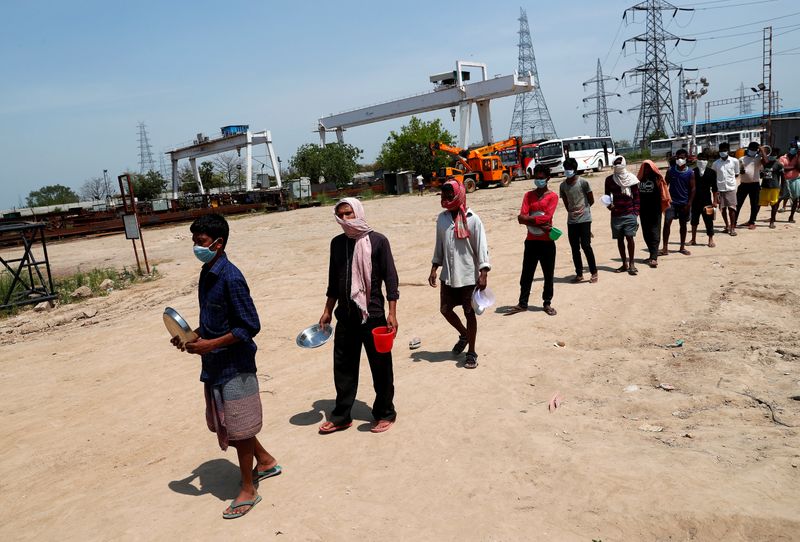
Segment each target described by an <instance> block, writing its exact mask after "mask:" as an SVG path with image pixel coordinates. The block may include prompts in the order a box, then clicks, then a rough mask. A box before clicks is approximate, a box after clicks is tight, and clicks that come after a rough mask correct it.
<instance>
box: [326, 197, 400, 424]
mask: <svg viewBox="0 0 800 542" xmlns="http://www.w3.org/2000/svg"><path fill="white" fill-rule="evenodd" d="M333 213H334V216H335V218H336V222H337V223H338V224H339V225H340V226H341V227H342V229H343V230H344V233H342V234H340V235H337V236H336V237H334V238H333V239H332V240H331V252H330V263H329V268H328V289H327V292H326V296H327V298H328V299H327V301H326V302H325V309H324V310H323V311H322V316H321V317H320V319H319V325H320V326H321V327H325V326H327V325H328V324H330V322H331V315H332V314H335V315H336V332H335V334H334V336H333V381H334V384H335V386H336V406H335V407H334V408H333V412H331V415H330V419H329V420H328V421H326V422H325V423H323V424H322V425H321V426H320V427H319V432H320V433H322V434H326V433H334V432H336V431H341V430H342V429H347V428H348V427H350V426H351V425H353V418H352V416H351V410H352V409H353V403H354V402H355V400H356V391H357V390H358V367H359V364H360V361H361V347H362V345H363V347H364V350H366V352H367V360H369V368H370V371H371V372H372V385H373V387H374V388H375V402H374V403H373V404H372V416H373V418H374V419H375V421H374V422H373V425H372V429H370V431H371V432H372V433H383V432H384V431H386V430H388V429H389V428H390V427H391V426H392V425H393V424H394V421H395V419H396V418H397V413H396V412H395V410H394V403H393V400H394V374H393V372H392V353H391V352H387V353H379V352H378V351H377V350H376V349H375V343H374V339H373V336H372V330H373V329H375V328H376V327H381V326H386V327H387V328H389V331H394V332H395V333H396V332H397V300H398V299H399V297H400V293H399V291H398V284H399V283H398V279H397V269H396V268H395V265H394V258H393V257H392V249H391V247H390V246H389V240H388V239H386V237H385V236H384V235H382V234H380V233H378V232H376V231H373V230H372V228H371V227H370V226H369V224H367V221H366V218H365V215H364V206H363V205H362V204H361V202H360V201H359V200H357V199H355V198H344V199H342V200H339V202H338V203H337V204H336V207H334V210H333ZM381 283H383V284H385V285H386V300H387V301H388V302H389V315H388V316H386V315H385V312H384V296H383V292H382V291H381ZM334 307H336V310H335V311H334Z"/></svg>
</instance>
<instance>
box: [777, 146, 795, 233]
mask: <svg viewBox="0 0 800 542" xmlns="http://www.w3.org/2000/svg"><path fill="white" fill-rule="evenodd" d="M780 163H781V164H782V165H783V175H784V177H785V179H786V193H787V194H788V196H789V199H791V200H792V207H791V209H792V212H791V213H790V214H789V220H788V222H791V223H793V222H794V213H795V212H796V211H797V203H798V202H800V154H798V144H797V141H793V142H792V143H791V144H790V145H789V151H788V152H787V153H786V154H784V155H783V156H781V157H780Z"/></svg>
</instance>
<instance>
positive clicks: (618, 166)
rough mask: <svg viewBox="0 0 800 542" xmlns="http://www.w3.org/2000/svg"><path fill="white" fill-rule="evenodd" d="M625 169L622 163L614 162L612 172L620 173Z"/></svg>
mask: <svg viewBox="0 0 800 542" xmlns="http://www.w3.org/2000/svg"><path fill="white" fill-rule="evenodd" d="M623 171H625V166H623V165H622V164H614V173H622V172H623Z"/></svg>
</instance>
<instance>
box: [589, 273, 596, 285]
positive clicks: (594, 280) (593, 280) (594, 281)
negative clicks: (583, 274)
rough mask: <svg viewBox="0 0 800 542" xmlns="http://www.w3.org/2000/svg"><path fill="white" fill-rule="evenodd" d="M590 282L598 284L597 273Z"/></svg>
mask: <svg viewBox="0 0 800 542" xmlns="http://www.w3.org/2000/svg"><path fill="white" fill-rule="evenodd" d="M589 282H591V283H592V284H594V283H596V282H597V273H595V274H594V275H592V277H591V278H590V279H589Z"/></svg>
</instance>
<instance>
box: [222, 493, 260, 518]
mask: <svg viewBox="0 0 800 542" xmlns="http://www.w3.org/2000/svg"><path fill="white" fill-rule="evenodd" d="M260 502H261V495H256V498H255V499H253V500H252V501H239V502H236V500H235V499H234V500H233V502H231V505H230V506H229V507H228V508H230V509H231V510H233V509H235V508H239V507H242V506H247V507H248V508H247V509H246V510H245V511H244V512H223V513H222V517H223V518H225V519H236V518H240V517H242V516H243V515H245V514H246V513H248V512H249V511H250V510H252V509H253V507H254V506H255V505H257V504H258V503H260Z"/></svg>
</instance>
